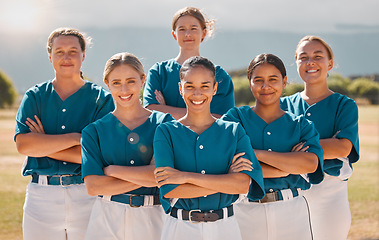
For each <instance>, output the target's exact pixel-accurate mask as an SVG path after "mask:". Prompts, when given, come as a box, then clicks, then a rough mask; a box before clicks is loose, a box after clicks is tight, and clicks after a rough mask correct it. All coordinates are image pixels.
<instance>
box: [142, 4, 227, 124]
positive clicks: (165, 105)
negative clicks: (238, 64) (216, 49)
mask: <svg viewBox="0 0 379 240" xmlns="http://www.w3.org/2000/svg"><path fill="white" fill-rule="evenodd" d="M213 27H214V21H212V20H206V19H205V18H204V16H203V14H202V13H201V11H200V10H199V9H197V8H193V7H186V8H183V9H180V10H179V11H177V12H176V13H175V15H174V17H173V20H172V36H173V37H174V39H175V40H176V41H177V42H178V45H179V54H178V56H177V57H176V58H174V59H170V60H167V61H164V62H159V63H156V64H155V65H154V66H152V67H151V69H150V70H149V73H148V75H147V78H146V85H145V89H144V91H143V105H144V106H145V107H147V108H148V109H154V110H158V111H161V112H166V113H171V115H172V116H173V117H174V118H175V119H179V118H181V117H183V116H184V115H185V114H186V109H185V107H186V105H185V103H184V101H183V98H182V97H181V96H180V93H179V87H178V83H179V82H180V77H179V70H180V68H181V66H182V64H183V62H184V61H185V60H187V59H188V58H190V57H193V56H200V43H201V42H203V40H204V39H205V38H206V37H207V36H210V35H211V34H212V31H213ZM216 81H217V83H218V88H217V93H216V95H215V96H214V97H213V100H212V103H211V113H212V114H213V115H214V116H217V117H220V116H221V115H222V114H224V113H226V112H227V111H228V110H229V109H230V108H232V107H234V87H233V82H232V80H231V78H230V76H229V75H228V73H226V72H225V70H224V69H222V68H221V67H220V66H216Z"/></svg>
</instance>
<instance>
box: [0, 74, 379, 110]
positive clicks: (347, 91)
mask: <svg viewBox="0 0 379 240" xmlns="http://www.w3.org/2000/svg"><path fill="white" fill-rule="evenodd" d="M229 74H230V76H231V77H232V80H233V83H234V95H235V103H236V106H241V105H252V104H253V102H254V101H255V99H254V97H253V94H252V93H251V91H250V85H249V81H248V80H247V77H246V71H245V70H240V71H233V72H229ZM86 79H87V78H86ZM87 80H88V79H87ZM328 85H329V88H330V89H331V90H332V91H334V92H338V93H341V94H343V95H346V96H348V97H351V98H353V99H358V98H359V99H365V100H367V101H368V102H369V103H370V104H379V82H376V81H374V80H372V79H369V78H367V77H358V78H355V79H353V80H352V79H350V78H345V77H343V76H342V75H341V74H337V73H334V74H331V75H330V76H329V77H328ZM303 89H304V85H303V83H288V84H287V86H286V88H285V89H284V91H283V96H288V95H292V94H294V93H296V92H300V91H303ZM17 97H18V93H17V91H16V88H15V87H14V85H13V82H12V80H11V79H10V78H9V77H8V76H7V75H6V74H5V73H4V72H3V71H1V69H0V108H6V107H11V106H13V104H14V103H15V101H16V98H17Z"/></svg>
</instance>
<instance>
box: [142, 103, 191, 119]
mask: <svg viewBox="0 0 379 240" xmlns="http://www.w3.org/2000/svg"><path fill="white" fill-rule="evenodd" d="M147 109H150V110H156V111H160V112H164V113H170V114H171V116H172V117H173V118H175V119H180V118H182V117H183V116H184V115H186V113H187V109H185V108H178V107H172V106H168V105H161V104H150V105H149V106H147Z"/></svg>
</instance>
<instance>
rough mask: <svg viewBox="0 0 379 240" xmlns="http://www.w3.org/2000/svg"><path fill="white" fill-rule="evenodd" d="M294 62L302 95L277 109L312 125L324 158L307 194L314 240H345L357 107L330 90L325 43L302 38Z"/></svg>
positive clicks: (330, 63) (329, 54) (355, 148)
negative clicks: (321, 178)
mask: <svg viewBox="0 0 379 240" xmlns="http://www.w3.org/2000/svg"><path fill="white" fill-rule="evenodd" d="M295 58H296V64H297V71H298V73H299V75H300V77H301V79H303V81H304V91H303V92H301V93H295V94H294V95H292V96H289V97H284V98H282V100H281V101H282V102H281V107H282V109H284V110H286V111H289V112H292V113H294V114H296V115H304V116H305V117H306V118H307V119H309V120H311V121H312V122H313V123H314V124H315V126H316V129H317V131H318V132H319V133H320V144H321V146H322V149H323V150H324V158H325V161H324V171H325V173H326V174H325V179H324V181H323V182H322V183H321V184H318V185H314V186H312V188H311V189H310V190H309V191H307V192H306V193H305V197H306V199H307V200H308V202H309V207H310V212H311V221H312V227H313V232H314V239H315V240H321V239H322V240H325V239H333V240H340V239H341V240H342V239H346V238H347V235H348V233H349V229H350V223H351V214H350V208H349V201H348V193H347V181H346V180H347V179H348V178H349V177H350V175H351V173H352V165H351V164H352V163H354V162H356V161H358V159H359V139H358V107H357V105H356V103H355V102H354V100H352V99H350V98H348V97H346V96H344V95H341V94H339V93H334V92H332V91H331V90H330V89H329V88H328V83H327V76H328V71H330V70H331V69H332V68H333V61H334V57H333V52H332V49H331V48H330V46H329V45H328V44H327V43H326V42H325V41H324V40H322V39H321V38H319V37H315V36H306V37H304V38H303V39H301V40H300V42H299V44H298V46H297V48H296V55H295Z"/></svg>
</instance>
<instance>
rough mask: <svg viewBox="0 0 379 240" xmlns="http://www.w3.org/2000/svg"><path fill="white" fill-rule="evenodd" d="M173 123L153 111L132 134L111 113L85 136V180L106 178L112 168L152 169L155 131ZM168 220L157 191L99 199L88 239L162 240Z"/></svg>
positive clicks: (95, 124)
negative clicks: (111, 166)
mask: <svg viewBox="0 0 379 240" xmlns="http://www.w3.org/2000/svg"><path fill="white" fill-rule="evenodd" d="M170 120H173V118H172V117H171V115H170V114H164V113H161V112H157V111H153V112H152V113H151V115H150V116H149V118H148V119H147V120H146V121H145V122H144V123H142V124H141V125H140V126H138V127H136V128H135V129H133V130H130V129H128V128H127V127H126V126H125V125H123V124H122V123H121V122H120V121H119V120H118V119H117V118H116V117H115V116H114V115H113V114H112V113H109V114H108V115H106V116H105V117H103V118H102V119H100V120H98V121H96V122H94V123H92V124H90V125H88V126H87V127H86V128H85V129H84V130H83V134H82V159H83V168H82V172H83V178H84V177H86V176H88V175H100V176H104V171H103V168H104V167H107V166H109V165H119V166H145V165H149V164H150V161H151V159H152V157H153V139H154V133H155V130H156V128H157V126H158V125H159V124H161V123H162V122H166V121H170ZM164 216H165V214H164V212H163V209H162V207H161V205H160V202H159V191H158V188H157V187H141V188H138V189H135V190H133V191H130V192H127V193H124V194H118V195H112V196H99V197H97V199H96V202H95V204H94V206H93V209H92V214H91V218H90V221H89V224H88V231H87V234H86V239H120V240H121V239H124V240H126V239H131V240H132V239H133V240H135V239H141V240H142V239H143V240H145V239H152V240H153V239H159V238H160V234H161V229H162V225H163V219H164Z"/></svg>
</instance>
